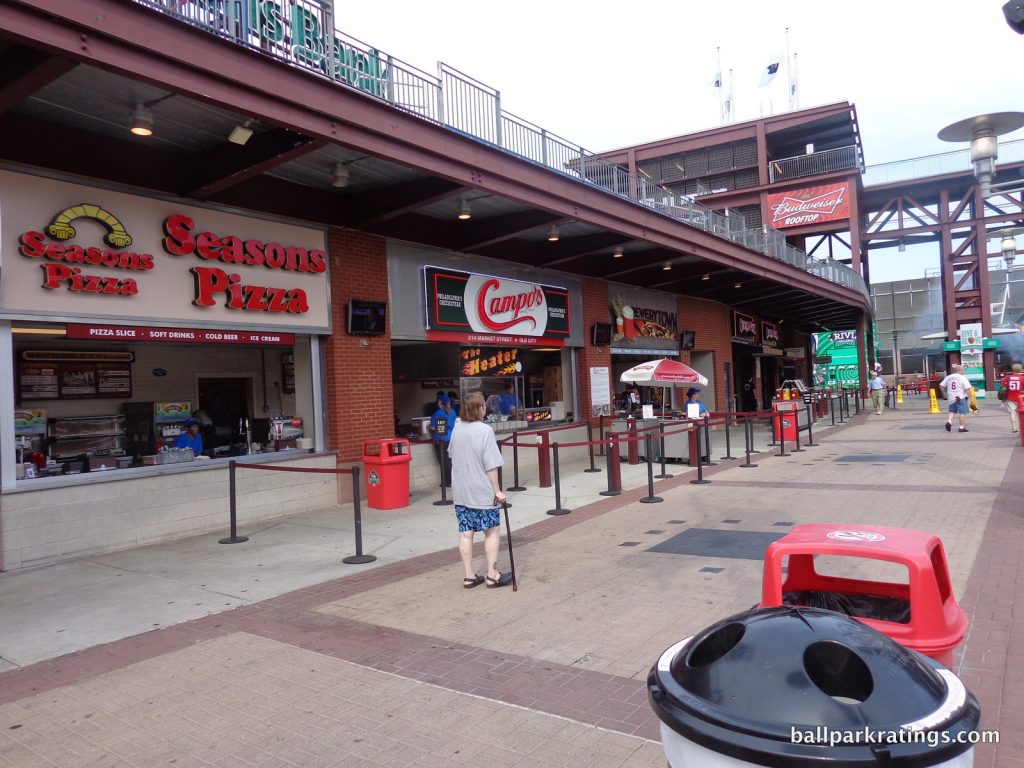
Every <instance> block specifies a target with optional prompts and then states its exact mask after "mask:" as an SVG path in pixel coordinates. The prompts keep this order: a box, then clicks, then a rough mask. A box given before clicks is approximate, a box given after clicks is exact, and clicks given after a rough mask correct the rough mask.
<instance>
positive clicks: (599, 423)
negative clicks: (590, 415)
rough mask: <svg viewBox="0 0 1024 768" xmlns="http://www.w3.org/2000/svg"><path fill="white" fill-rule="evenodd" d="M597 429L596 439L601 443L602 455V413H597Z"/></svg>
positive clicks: (602, 450)
mask: <svg viewBox="0 0 1024 768" xmlns="http://www.w3.org/2000/svg"><path fill="white" fill-rule="evenodd" d="M597 429H598V435H597V436H598V438H599V439H600V441H601V452H602V453H604V414H603V413H599V414H598V415H597Z"/></svg>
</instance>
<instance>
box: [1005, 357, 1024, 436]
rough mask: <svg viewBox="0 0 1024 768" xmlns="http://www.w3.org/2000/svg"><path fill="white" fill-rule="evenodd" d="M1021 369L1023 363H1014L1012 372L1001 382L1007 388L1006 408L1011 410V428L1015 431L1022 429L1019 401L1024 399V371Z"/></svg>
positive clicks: (1011, 368)
mask: <svg viewBox="0 0 1024 768" xmlns="http://www.w3.org/2000/svg"><path fill="white" fill-rule="evenodd" d="M1021 371H1022V367H1021V364H1020V363H1014V364H1013V365H1012V366H1011V367H1010V373H1008V374H1006V375H1005V376H1003V378H1002V379H1001V380H1000V382H999V386H1001V387H1002V388H1003V389H1005V390H1006V410H1008V411H1009V412H1010V428H1011V429H1012V430H1013V431H1014V432H1019V431H1020V414H1018V413H1017V403H1019V402H1020V401H1021V400H1024V373H1021Z"/></svg>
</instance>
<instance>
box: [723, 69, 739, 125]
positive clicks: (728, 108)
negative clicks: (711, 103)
mask: <svg viewBox="0 0 1024 768" xmlns="http://www.w3.org/2000/svg"><path fill="white" fill-rule="evenodd" d="M732 86H733V76H732V70H731V69H730V70H729V90H728V92H727V93H726V94H725V99H724V101H723V102H722V122H723V123H731V122H732V121H733V120H734V119H735V118H734V117H733V111H734V110H735V108H736V100H735V98H734V97H733V91H732Z"/></svg>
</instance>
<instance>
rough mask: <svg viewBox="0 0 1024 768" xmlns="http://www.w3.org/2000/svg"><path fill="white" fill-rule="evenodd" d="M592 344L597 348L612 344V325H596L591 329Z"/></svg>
mask: <svg viewBox="0 0 1024 768" xmlns="http://www.w3.org/2000/svg"><path fill="white" fill-rule="evenodd" d="M590 343H591V344H593V345H594V346H595V347H607V346H608V345H609V344H611V343H612V324H611V323H594V325H593V327H592V328H591V329H590Z"/></svg>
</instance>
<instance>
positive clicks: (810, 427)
mask: <svg viewBox="0 0 1024 768" xmlns="http://www.w3.org/2000/svg"><path fill="white" fill-rule="evenodd" d="M804 407H805V408H806V409H807V446H808V447H809V448H811V447H814V446H816V445H818V443H816V442H814V411H813V410H812V409H811V404H810V403H807V404H806V405H805V406H804Z"/></svg>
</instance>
